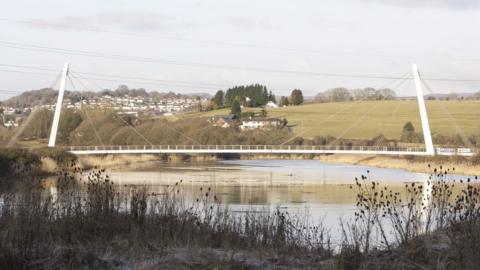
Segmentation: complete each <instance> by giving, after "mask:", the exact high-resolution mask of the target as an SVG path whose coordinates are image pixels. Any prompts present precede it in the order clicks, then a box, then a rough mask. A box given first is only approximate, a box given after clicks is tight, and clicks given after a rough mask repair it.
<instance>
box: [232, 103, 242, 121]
mask: <svg viewBox="0 0 480 270" xmlns="http://www.w3.org/2000/svg"><path fill="white" fill-rule="evenodd" d="M230 113H231V114H233V115H235V117H236V118H240V115H241V113H242V108H241V107H240V102H238V100H237V99H235V100H234V101H233V103H232V109H231V111H230Z"/></svg>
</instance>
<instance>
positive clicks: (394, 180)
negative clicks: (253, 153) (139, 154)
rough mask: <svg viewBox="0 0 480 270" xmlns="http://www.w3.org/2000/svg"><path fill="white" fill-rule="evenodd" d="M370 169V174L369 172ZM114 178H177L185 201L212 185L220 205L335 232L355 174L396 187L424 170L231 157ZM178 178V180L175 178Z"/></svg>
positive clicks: (148, 167) (154, 166) (126, 181)
mask: <svg viewBox="0 0 480 270" xmlns="http://www.w3.org/2000/svg"><path fill="white" fill-rule="evenodd" d="M368 172H369V173H368ZM108 174H109V175H110V177H111V179H112V180H113V181H114V183H117V184H119V185H121V186H124V185H141V186H146V187H147V189H148V191H149V192H164V191H165V188H166V187H167V186H172V185H175V183H177V182H178V183H179V185H180V190H181V192H182V194H184V197H185V199H186V200H187V202H189V201H190V202H193V201H194V200H196V199H197V198H199V197H200V196H202V194H201V193H202V192H201V191H200V189H202V190H203V191H205V190H207V189H208V188H210V189H211V192H210V194H211V195H215V196H216V197H217V198H218V199H219V200H220V202H221V203H222V204H225V205H228V206H229V207H230V208H231V209H233V210H234V211H252V210H255V211H259V210H268V209H269V210H274V209H276V208H277V207H279V208H281V209H282V210H283V211H287V212H289V213H290V214H303V213H305V212H308V213H309V214H310V215H311V217H312V219H313V220H314V221H319V220H320V219H321V220H322V222H323V224H324V225H325V226H326V227H327V228H329V229H330V231H331V233H332V234H334V235H336V234H337V233H338V232H337V231H338V225H339V219H340V218H343V219H344V220H349V219H350V218H351V217H352V216H353V213H354V207H355V195H356V194H355V193H354V191H352V190H351V189H350V185H352V184H354V183H355V177H359V178H360V176H361V175H362V174H363V175H367V174H368V175H369V176H370V178H371V179H372V180H374V181H378V182H380V183H383V184H385V185H389V186H390V187H391V188H393V189H396V188H398V189H399V190H400V189H401V188H402V187H403V184H404V183H405V182H422V183H424V182H425V181H426V180H427V179H428V177H429V175H428V174H423V173H413V172H408V171H405V170H399V169H382V168H374V167H366V166H355V165H347V164H342V165H338V164H337V165H335V164H326V163H322V162H320V161H317V160H231V161H218V162H212V163H185V164H175V165H172V164H165V163H160V162H152V163H144V164H137V165H133V166H129V167H125V168H122V169H115V170H109V171H108ZM180 180H182V182H181V183H180Z"/></svg>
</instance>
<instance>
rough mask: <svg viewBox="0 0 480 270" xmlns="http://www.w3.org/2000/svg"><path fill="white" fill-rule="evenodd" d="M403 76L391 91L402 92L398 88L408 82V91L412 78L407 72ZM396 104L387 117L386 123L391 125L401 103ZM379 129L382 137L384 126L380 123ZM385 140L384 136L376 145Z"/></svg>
mask: <svg viewBox="0 0 480 270" xmlns="http://www.w3.org/2000/svg"><path fill="white" fill-rule="evenodd" d="M404 76H406V78H405V79H404V80H402V81H401V82H400V83H399V84H397V85H396V86H395V87H392V89H396V90H398V92H402V91H400V88H401V87H402V86H404V84H405V82H407V81H408V84H407V85H406V89H410V87H411V86H412V78H411V74H410V72H407V74H405V75H404ZM396 103H397V104H396V105H395V109H393V110H392V112H391V113H390V116H389V117H388V120H387V122H386V123H392V122H393V120H394V119H395V117H396V116H397V113H398V109H399V108H400V105H401V103H400V102H398V101H397V102H396ZM381 124H382V125H381V128H380V134H382V135H383V130H384V126H383V123H381ZM386 139H387V138H386V137H385V136H383V137H382V139H381V141H380V142H377V143H384V142H385V140H386ZM387 146H389V145H388V142H387Z"/></svg>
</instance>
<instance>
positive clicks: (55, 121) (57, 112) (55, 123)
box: [48, 63, 69, 147]
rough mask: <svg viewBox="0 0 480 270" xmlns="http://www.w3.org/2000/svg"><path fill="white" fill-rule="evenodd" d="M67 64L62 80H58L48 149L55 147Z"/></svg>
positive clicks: (66, 64)
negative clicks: (58, 85)
mask: <svg viewBox="0 0 480 270" xmlns="http://www.w3.org/2000/svg"><path fill="white" fill-rule="evenodd" d="M68 68H69V64H68V63H65V65H64V67H63V71H62V79H61V80H60V87H59V89H58V98H57V105H56V106H55V113H54V115H53V122H52V130H51V131H50V139H49V140H48V147H55V142H56V140H57V132H58V123H59V121H60V112H61V111H62V105H63V96H64V94H65V84H66V80H67V76H68Z"/></svg>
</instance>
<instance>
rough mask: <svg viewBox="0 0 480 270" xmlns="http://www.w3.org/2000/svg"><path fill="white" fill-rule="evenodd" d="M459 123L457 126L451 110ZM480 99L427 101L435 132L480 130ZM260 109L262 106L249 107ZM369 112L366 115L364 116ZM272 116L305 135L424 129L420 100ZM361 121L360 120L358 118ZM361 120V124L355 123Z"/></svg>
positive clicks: (318, 107)
mask: <svg viewBox="0 0 480 270" xmlns="http://www.w3.org/2000/svg"><path fill="white" fill-rule="evenodd" d="M443 108H445V109H446V110H447V111H448V112H450V114H451V115H452V117H453V118H454V119H455V121H456V122H457V123H458V126H459V127H460V129H457V128H455V125H454V123H453V122H452V120H451V119H450V117H449V113H448V112H447V111H446V110H444V109H443ZM479 109H480V102H479V101H427V111H428V116H429V120H430V127H431V129H432V132H433V133H434V134H435V133H438V134H442V135H454V134H455V133H456V132H457V130H458V131H460V130H463V131H464V132H465V134H466V135H472V134H478V133H479V132H480V110H479ZM249 110H253V111H255V110H258V109H249ZM227 113H228V110H226V109H223V110H218V111H211V112H207V113H204V114H200V113H189V114H183V115H180V116H179V118H180V119H183V118H193V117H198V116H212V115H216V114H227ZM364 114H365V116H364V117H363V118H362V116H363V115H364ZM268 115H269V117H280V118H284V117H285V118H287V120H288V122H289V125H293V126H294V127H293V130H294V132H295V133H296V134H299V135H302V134H303V136H304V137H314V136H319V135H324V136H325V135H331V136H335V137H338V136H340V135H342V137H343V138H351V139H370V138H372V137H374V136H376V135H379V134H381V133H382V134H384V135H385V136H387V137H388V138H392V139H395V138H399V137H400V134H401V131H402V127H403V125H404V124H405V123H406V122H408V121H411V122H412V123H413V124H414V126H415V128H416V130H417V131H421V129H422V127H421V123H420V115H419V111H418V103H417V102H416V101H368V102H339V103H323V104H308V105H303V106H296V107H287V108H278V109H270V110H268ZM357 121H358V122H357ZM356 122H357V124H355V123H356Z"/></svg>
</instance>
